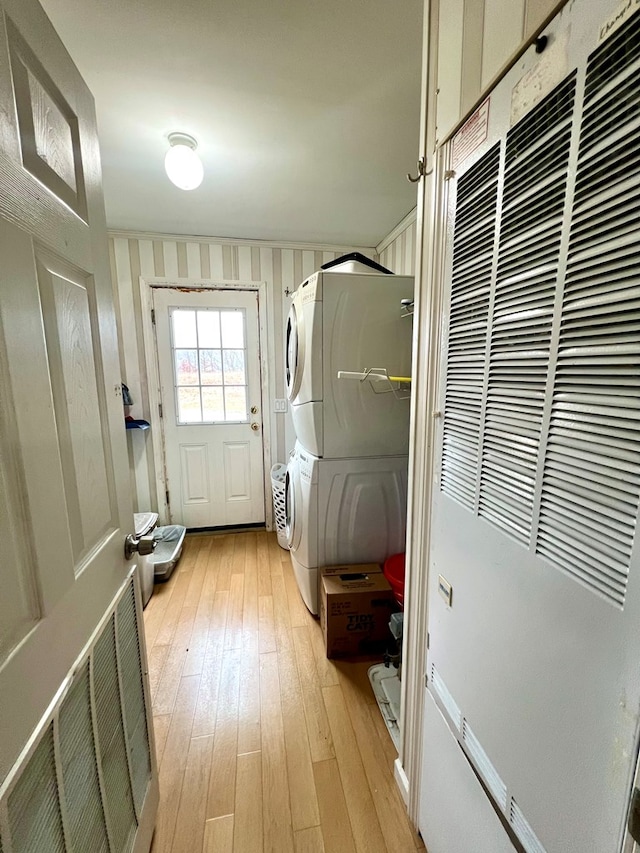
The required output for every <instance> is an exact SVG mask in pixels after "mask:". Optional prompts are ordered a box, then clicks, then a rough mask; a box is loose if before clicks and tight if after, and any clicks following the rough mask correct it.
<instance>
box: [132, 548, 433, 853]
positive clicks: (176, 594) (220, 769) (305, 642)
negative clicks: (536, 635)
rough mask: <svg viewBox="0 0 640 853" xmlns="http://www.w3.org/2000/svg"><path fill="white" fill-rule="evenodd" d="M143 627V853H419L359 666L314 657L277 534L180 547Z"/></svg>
mask: <svg viewBox="0 0 640 853" xmlns="http://www.w3.org/2000/svg"><path fill="white" fill-rule="evenodd" d="M144 621H145V634H146V640H147V652H148V656H149V669H150V673H149V676H150V684H151V694H152V705H153V715H154V723H155V737H156V751H157V756H158V764H159V767H160V807H159V811H158V820H157V825H156V831H155V836H154V840H153V846H152V853H414V851H416V850H424V845H423V844H422V841H421V840H420V838H419V837H418V836H417V835H416V833H415V831H414V830H413V829H412V827H411V825H410V823H409V821H408V819H407V816H406V811H405V808H404V805H403V803H402V800H401V798H400V795H399V793H398V790H397V788H396V784H395V781H394V779H393V761H394V759H395V757H396V753H395V749H394V747H393V743H392V741H391V738H390V736H389V734H388V732H387V730H386V728H385V725H384V723H383V721H382V718H381V716H380V713H379V711H378V708H377V705H376V703H375V699H374V697H373V693H372V692H371V688H370V686H369V682H368V679H367V675H366V672H367V669H368V667H369V666H370V665H371V664H370V663H345V662H340V663H334V662H332V661H328V660H327V659H326V657H325V653H324V649H323V644H322V634H321V632H320V626H319V624H318V622H317V620H315V619H314V618H313V617H312V616H311V615H310V614H309V613H308V612H307V610H306V608H305V607H304V605H303V604H302V601H301V599H300V596H299V594H298V591H297V587H296V583H295V578H294V577H293V573H292V570H291V564H290V561H289V554H288V552H287V551H283V550H282V549H281V548H279V546H278V544H277V540H276V537H275V534H271V533H264V532H257V533H256V532H250V533H237V534H228V535H222V536H216V535H211V536H188V537H187V539H186V542H185V547H184V552H183V556H182V559H181V561H180V563H179V564H178V567H177V569H176V570H175V572H174V576H173V577H172V578H171V579H170V580H169V581H168V582H167V583H166V584H159V585H156V587H155V591H154V595H153V597H152V598H151V601H150V602H149V604H148V606H147V608H146V610H145V614H144Z"/></svg>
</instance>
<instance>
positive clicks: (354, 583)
mask: <svg viewBox="0 0 640 853" xmlns="http://www.w3.org/2000/svg"><path fill="white" fill-rule="evenodd" d="M395 610H397V605H396V601H395V599H394V597H393V592H392V590H391V587H390V585H389V582H388V581H387V579H386V578H385V576H384V575H383V574H382V570H381V568H380V566H378V565H376V564H372V563H371V564H366V565H355V566H331V567H328V568H323V569H322V570H321V575H320V624H321V626H322V633H323V635H324V641H325V648H326V650H327V657H328V658H345V657H363V656H366V657H370V656H371V655H377V656H380V655H382V654H383V653H384V652H385V650H386V648H387V646H388V645H389V644H390V642H391V639H392V638H391V633H390V631H389V619H390V616H391V613H393V612H394V611H395Z"/></svg>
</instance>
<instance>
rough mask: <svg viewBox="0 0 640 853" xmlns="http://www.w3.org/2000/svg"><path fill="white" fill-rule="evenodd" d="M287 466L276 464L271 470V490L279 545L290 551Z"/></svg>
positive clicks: (280, 463)
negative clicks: (286, 496) (288, 538)
mask: <svg viewBox="0 0 640 853" xmlns="http://www.w3.org/2000/svg"><path fill="white" fill-rule="evenodd" d="M286 476H287V466H286V465H283V464H282V462H276V464H275V465H274V466H273V467H272V468H271V490H272V492H273V514H274V517H275V521H276V531H277V534H278V545H279V546H280V547H281V548H284V549H285V550H287V551H288V550H289V545H288V543H287V506H286V500H285V477H286Z"/></svg>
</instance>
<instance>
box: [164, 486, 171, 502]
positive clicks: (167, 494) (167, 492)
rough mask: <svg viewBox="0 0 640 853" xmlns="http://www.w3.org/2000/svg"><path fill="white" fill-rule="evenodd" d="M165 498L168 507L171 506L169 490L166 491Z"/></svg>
mask: <svg viewBox="0 0 640 853" xmlns="http://www.w3.org/2000/svg"><path fill="white" fill-rule="evenodd" d="M164 498H165V501H166V502H167V506H169V503H170V501H169V489H166V490H165V493H164Z"/></svg>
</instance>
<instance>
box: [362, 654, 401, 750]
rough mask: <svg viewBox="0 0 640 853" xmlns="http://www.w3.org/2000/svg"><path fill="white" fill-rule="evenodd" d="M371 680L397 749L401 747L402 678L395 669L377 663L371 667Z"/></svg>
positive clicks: (369, 672) (369, 671) (383, 717)
mask: <svg viewBox="0 0 640 853" xmlns="http://www.w3.org/2000/svg"><path fill="white" fill-rule="evenodd" d="M368 674H369V681H370V682H371V687H372V689H373V694H374V696H375V697H376V702H377V703H378V707H379V708H380V713H381V714H382V719H383V720H384V722H385V725H386V727H387V728H388V729H389V734H390V735H391V739H392V741H393V743H394V744H395V747H396V749H398V750H399V749H400V726H399V725H398V720H399V719H400V679H399V678H398V673H397V672H396V670H394V669H390V668H389V667H386V666H385V665H384V664H383V663H377V664H375V665H374V666H371V667H369V670H368Z"/></svg>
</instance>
